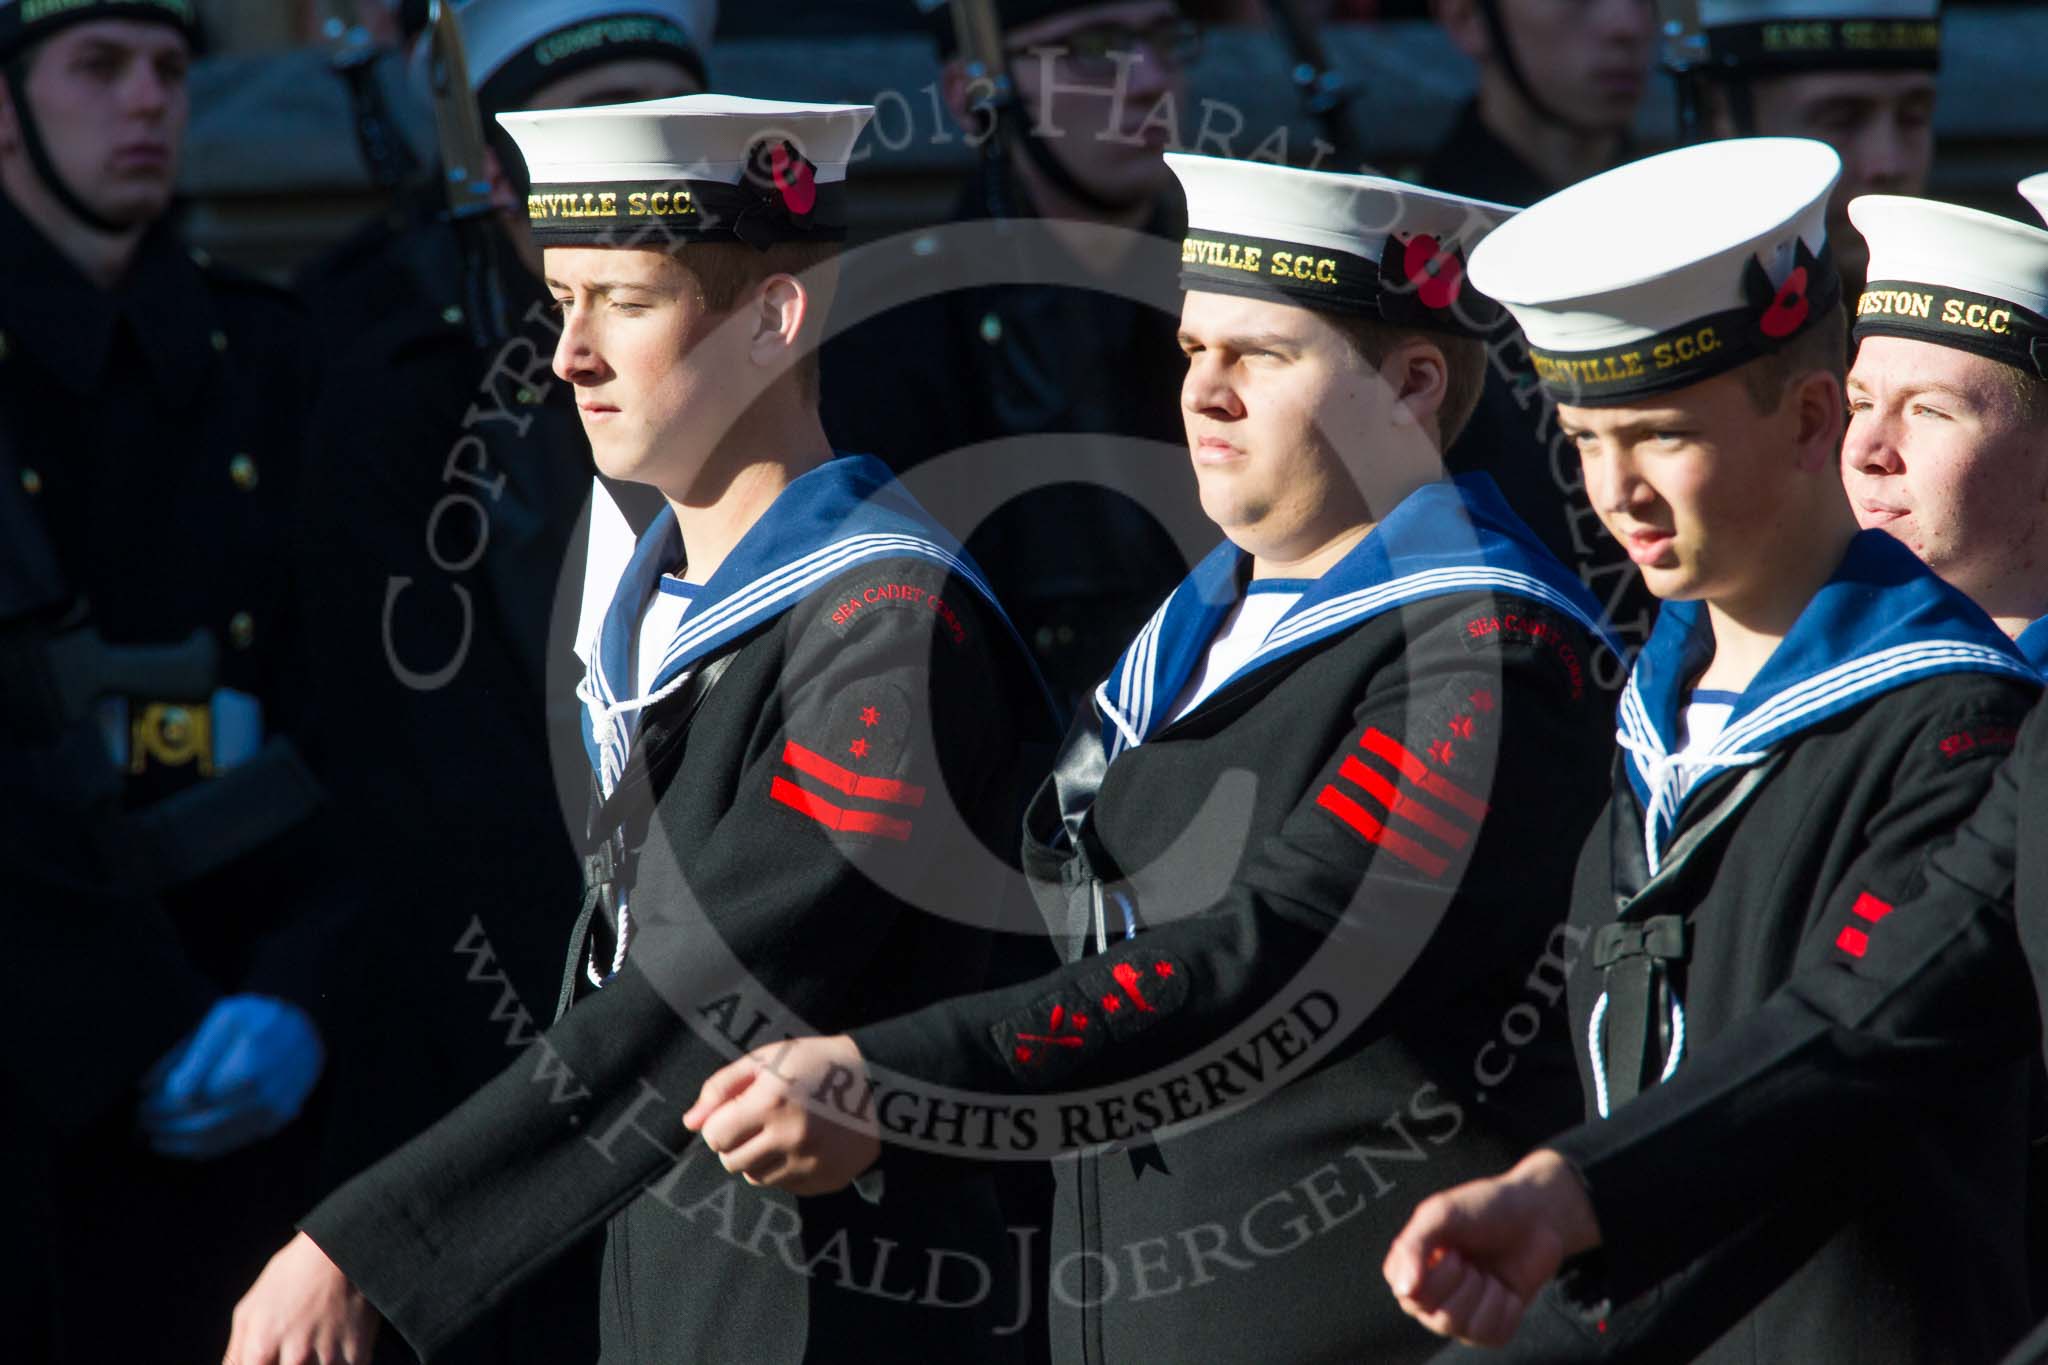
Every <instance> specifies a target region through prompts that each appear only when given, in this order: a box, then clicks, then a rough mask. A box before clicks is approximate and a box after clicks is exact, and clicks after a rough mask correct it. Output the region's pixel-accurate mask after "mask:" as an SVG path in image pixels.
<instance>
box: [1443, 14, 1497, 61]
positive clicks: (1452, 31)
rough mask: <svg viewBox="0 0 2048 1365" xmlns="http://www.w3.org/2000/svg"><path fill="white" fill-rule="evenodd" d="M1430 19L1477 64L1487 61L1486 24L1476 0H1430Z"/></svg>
mask: <svg viewBox="0 0 2048 1365" xmlns="http://www.w3.org/2000/svg"><path fill="white" fill-rule="evenodd" d="M1429 17H1430V18H1432V19H1434V20H1436V22H1437V24H1438V25H1439V26H1440V27H1442V29H1443V31H1444V32H1445V33H1446V34H1448V35H1450V39H1451V42H1452V44H1453V45H1454V46H1455V47H1456V48H1457V49H1458V51H1460V52H1462V53H1464V54H1465V55H1466V56H1467V57H1470V58H1471V59H1472V60H1473V61H1475V62H1483V61H1485V60H1486V53H1487V41H1486V24H1485V21H1484V20H1482V19H1481V18H1480V17H1479V6H1478V4H1477V3H1476V0H1429Z"/></svg>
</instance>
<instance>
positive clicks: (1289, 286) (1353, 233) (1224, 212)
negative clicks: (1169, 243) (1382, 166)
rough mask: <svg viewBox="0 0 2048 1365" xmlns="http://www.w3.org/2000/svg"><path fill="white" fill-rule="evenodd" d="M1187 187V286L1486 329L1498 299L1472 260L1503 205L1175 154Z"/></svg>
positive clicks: (1495, 320)
mask: <svg viewBox="0 0 2048 1365" xmlns="http://www.w3.org/2000/svg"><path fill="white" fill-rule="evenodd" d="M1166 164H1167V166H1168V167H1169V168H1170V169H1171V170H1172V171H1173V173H1174V174H1175V175H1176V176H1178V177H1179V178H1180V183H1181V187H1182V188H1183V189H1184V190H1186V192H1187V203H1188V229H1187V237H1186V239H1185V240H1184V241H1183V242H1182V244H1181V257H1180V259H1181V267H1180V282H1181V287H1182V288H1183V289H1187V290H1200V291H1205V292H1210V293H1222V294H1241V295H1249V296H1251V297H1254V298H1270V299H1273V300H1275V301H1277V302H1282V303H1291V304H1295V305H1297V306H1299V307H1303V308H1311V309H1316V310H1318V311H1322V312H1333V313H1349V314H1355V315H1359V316H1363V317H1368V318H1376V319H1379V320H1380V321H1383V322H1388V323H1393V324H1396V325H1399V326H1402V327H1418V328H1422V329H1425V330H1431V331H1442V332H1451V333H1455V334H1458V335H1465V336H1485V335H1487V334H1488V333H1490V332H1491V331H1493V329H1494V328H1496V327H1497V326H1499V325H1500V323H1501V322H1502V320H1503V319H1502V314H1501V311H1500V308H1499V305H1497V304H1495V303H1494V302H1493V300H1491V299H1489V298H1486V297H1485V296H1484V295H1482V294H1481V293H1480V292H1479V291H1478V290H1477V289H1475V288H1474V287H1472V286H1471V285H1470V284H1469V283H1468V281H1467V280H1466V271H1465V262H1466V258H1467V256H1468V255H1469V254H1470V252H1471V250H1472V248H1473V247H1474V246H1476V245H1477V244H1478V243H1479V241H1480V239H1482V238H1483V237H1485V236H1486V234H1487V233H1489V232H1491V231H1493V230H1494V228H1496V227H1498V226H1499V225H1500V224H1501V223H1502V222H1504V221H1505V220H1507V219H1508V218H1510V217H1512V216H1513V215H1514V213H1515V210H1514V209H1513V208H1511V207H1509V206H1508V205H1505V204H1490V203H1486V202H1485V201H1483V200H1478V199H1466V198H1463V197H1461V196H1459V195H1455V194H1444V193H1442V192H1440V191H1437V190H1430V189H1424V188H1422V187H1420V186H1418V185H1410V184H1407V183H1405V182H1403V181H1399V180H1386V179H1382V178H1380V177H1378V176H1371V175H1345V174H1340V173H1337V172H1333V171H1306V170H1297V169H1295V168H1293V167H1290V166H1275V165H1271V164H1269V163H1266V162H1260V161H1232V160H1229V159H1227V158H1224V157H1214V156H1186V155H1182V154H1180V153H1174V152H1169V153H1168V154H1167V156H1166Z"/></svg>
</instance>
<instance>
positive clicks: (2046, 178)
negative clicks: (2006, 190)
mask: <svg viewBox="0 0 2048 1365" xmlns="http://www.w3.org/2000/svg"><path fill="white" fill-rule="evenodd" d="M2020 198H2022V199H2024V200H2026V201H2027V202H2028V203H2029V204H2032V205H2033V206H2034V212H2036V213H2038V214H2040V215H2041V220H2042V221H2043V222H2048V171H2042V172H2041V173H2040V174H2039V175H2030V176H2028V177H2027V178H2026V179H2025V180H2022V181H2020Z"/></svg>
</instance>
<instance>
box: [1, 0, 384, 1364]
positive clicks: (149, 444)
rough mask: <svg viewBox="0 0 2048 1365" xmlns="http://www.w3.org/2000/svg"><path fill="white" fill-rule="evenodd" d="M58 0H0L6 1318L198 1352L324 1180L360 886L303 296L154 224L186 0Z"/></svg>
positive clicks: (195, 1355)
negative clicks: (315, 610)
mask: <svg viewBox="0 0 2048 1365" xmlns="http://www.w3.org/2000/svg"><path fill="white" fill-rule="evenodd" d="M49 8H50V7H44V11H43V12H40V13H31V12H30V10H29V7H28V6H26V5H22V4H8V5H4V6H0V61H4V63H5V66H4V82H0V84H4V89H0V258H4V259H5V261H6V263H7V287H6V288H5V289H4V290H0V522H4V523H5V528H4V532H0V542H4V548H0V656H4V657H0V698H4V708H0V709H4V712H5V719H4V720H0V905H4V906H5V910H6V913H7V929H8V938H9V944H10V949H9V952H10V958H9V960H10V961H11V962H13V963H14V964H15V966H16V969H17V971H18V973H19V977H20V980H21V982H22V985H23V988H24V989H25V991H26V998H25V999H19V998H18V999H17V1010H18V1013H17V1015H16V1019H17V1024H16V1027H17V1030H18V1032H17V1035H16V1038H15V1039H14V1041H13V1043H12V1044H10V1046H9V1047H8V1048H7V1049H6V1058H7V1060H6V1062H5V1063H4V1065H0V1091H4V1093H5V1096H6V1113H7V1115H8V1117H9V1120H10V1121H9V1123H8V1124H7V1137H6V1149H7V1159H6V1161H5V1171H6V1175H5V1180H4V1185H5V1189H4V1192H0V1202H4V1203H5V1204H6V1205H8V1206H9V1207H8V1208H7V1210H6V1218H5V1227H6V1229H7V1237H8V1240H9V1243H10V1248H11V1250H12V1251H13V1252H15V1253H23V1254H22V1255H21V1256H20V1259H21V1260H22V1261H23V1262H25V1264H22V1265H16V1266H12V1267H10V1269H9V1271H8V1273H6V1274H5V1276H4V1281H5V1284H6V1289H5V1290H4V1291H0V1321H4V1322H5V1323H6V1324H7V1328H6V1330H7V1345H6V1347H5V1348H4V1353H5V1354H6V1355H7V1356H8V1358H9V1359H19V1360H34V1361H88V1360H90V1361H106V1360H123V1361H158V1360H161V1361H167V1362H188V1361H194V1360H210V1359H214V1358H217V1357H218V1355H219V1353H220V1351H221V1348H222V1346H223V1344H224V1343H225V1341H226V1325H227V1324H226V1319H225V1317H224V1314H225V1313H226V1312H227V1311H228V1310H229V1309H231V1308H232V1307H233V1304H234V1301H235V1296H236V1294H237V1293H238V1292H239V1288H240V1286H241V1285H242V1284H243V1283H244V1282H245V1281H246V1279H247V1277H248V1275H249V1274H250V1272H251V1270H252V1269H254V1268H260V1266H261V1264H262V1262H263V1259H264V1257H265V1256H266V1255H267V1250H268V1248H269V1247H270V1246H271V1245H273V1244H274V1243H275V1241H276V1239H277V1237H278V1235H279V1233H280V1232H281V1231H287V1230H289V1229H290V1227H291V1226H292V1221H293V1219H294V1218H295V1217H296V1216H297V1215H298V1214H299V1213H301V1212H302V1211H303V1209H304V1206H305V1201H306V1199H307V1198H308V1197H309V1196H310V1195H311V1194H312V1193H313V1192H314V1187H313V1185H312V1184H311V1182H310V1176H311V1165H312V1157H313V1154H314V1151H315V1149H316V1146H317V1143H316V1140H315V1139H316V1137H317V1129H316V1126H315V1124H314V1114H313V1113H312V1112H308V1111H307V1109H306V1106H307V1105H308V1103H309V1097H311V1096H312V1095H313V1094H314V1091H315V1086H316V1084H317V1082H318V1080H319V1078H320V1075H321V1072H322V1068H323V1063H324V1060H325V1057H326V1054H327V1051H328V1047H327V1044H326V1043H325V1042H323V1032H328V1030H327V1028H326V1021H325V1020H324V1019H321V1018H319V1013H320V1011H321V1009H322V1007H323V1005H324V1004H325V1001H324V1000H323V999H322V995H323V979H322V970H323V968H324V965H325V964H326V962H327V961H328V960H329V958H330V956H331V944H332V942H333V938H334V935H335V933H336V932H337V931H338V927H339V917H340V916H341V915H342V914H343V913H344V910H345V907H346V905H347V901H346V898H345V896H344V895H342V894H339V888H337V887H336V886H334V884H333V883H332V882H331V881H327V880H325V878H324V876H323V873H324V871H325V869H326V868H327V867H329V866H330V865H331V864H330V861H329V859H330V857H331V849H330V846H329V845H327V844H326V843H325V842H324V841H323V837H322V834H323V822H322V820H321V819H320V817H319V816H318V815H317V814H315V812H316V810H317V806H318V801H319V793H318V788H317V784H316V783H315V781H314V779H313V777H312V775H311V774H310V772H309V771H308V769H307V767H306V766H305V764H304V762H303V761H302V760H301V759H300V758H299V756H298V752H297V750H296V749H295V748H294V747H293V745H292V743H291V739H290V737H291V736H292V735H294V734H295V733H298V734H302V733H303V726H304V722H305V710H304V706H303V701H304V679H303V674H302V671H301V669H300V664H301V663H302V661H303V656H302V655H301V654H300V653H299V652H298V644H299V642H300V640H301V639H302V637H303V635H304V633H305V632H306V631H307V630H308V629H309V627H310V628H312V629H317V624H316V623H309V622H308V621H307V620H306V619H305V618H304V616H303V614H302V612H301V611H300V605H299V603H298V601H297V600H296V599H295V597H294V596H293V595H292V590H291V584H290V579H289V575H288V574H287V572H286V560H287V555H286V550H287V535H288V515H287V514H288V509H289V507H290V505H291V499H292V496H293V490H294V487H295V483H296V475H297V469H298V452H299V447H300V441H301V431H302V424H303V422H304V418H305V409H306V396H307V392H308V387H309V374H308V367H307V364H306V352H305V349H304V338H303V318H302V316H301V315H300V313H299V311H298V310H297V309H296V308H295V307H294V306H293V305H292V304H291V302H290V301H289V298H288V296H286V295H285V294H284V293H282V292H281V291H279V290H277V289H275V288H274V287H272V286H270V285H267V284H262V283H259V282H257V281H254V280H251V279H246V278H243V277H240V276H238V275H235V274H233V273H231V272H228V271H225V270H222V269H219V268H216V267H215V266H213V265H212V263H211V262H210V261H209V260H208V259H207V258H206V256H205V255H204V253H201V252H195V251H193V250H191V249H189V248H188V247H187V245H186V244H185V243H184V241H183V240H181V238H180V235H179V233H178V231H177V230H176V228H175V227H174V226H173V225H172V224H171V223H170V222H169V221H168V220H167V217H166V215H167V210H168V209H169V207H170V205H171V201H172V187H173V184H174V181H175V178H176V174H177V169H178V164H179V158H180V155H181V151H182V145H183V139H184V132H185V126H186V115H187V112H188V101H187V94H186V72H187V69H188V67H189V65H190V62H191V59H192V46H193V42H194V37H195V35H194V33H193V31H192V29H191V28H190V27H189V26H188V20H187V18H186V16H185V13H184V11H183V8H182V7H177V6H169V5H161V4H143V3H116V2H115V0H101V2H99V3H84V4H77V5H72V6H68V7H63V8H61V9H58V10H57V12H55V13H54V14H53V13H50V12H48V10H49ZM331 1036H332V1035H331V1033H330V1034H329V1037H330V1038H331ZM10 1259H13V1258H12V1257H11V1258H10ZM115 1288H118V1293H119V1302H118V1306H117V1307H114V1308H110V1299H109V1293H110V1290H113V1289H115Z"/></svg>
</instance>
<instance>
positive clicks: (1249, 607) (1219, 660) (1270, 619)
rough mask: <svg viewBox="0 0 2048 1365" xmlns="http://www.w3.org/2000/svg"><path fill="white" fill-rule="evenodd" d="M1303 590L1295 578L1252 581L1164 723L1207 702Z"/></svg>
mask: <svg viewBox="0 0 2048 1365" xmlns="http://www.w3.org/2000/svg"><path fill="white" fill-rule="evenodd" d="M1307 588H1308V583H1307V581H1306V580H1304V579H1299V578H1265V579H1254V580H1253V581H1252V583H1251V584H1250V585H1249V586H1248V587H1247V588H1246V589H1245V594H1244V596H1243V597H1241V598H1239V599H1238V603H1237V605H1236V606H1234V607H1232V608H1231V609H1230V615H1228V616H1226V617H1225V618H1223V624H1222V625H1221V626H1219V627H1217V630H1216V638H1215V639H1213V640H1211V641H1210V642H1209V652H1208V654H1207V655H1206V656H1204V658H1203V660H1202V668H1201V671H1200V672H1199V673H1197V674H1196V675H1195V676H1194V677H1193V678H1191V679H1190V680H1189V682H1188V685H1187V686H1186V687H1184V688H1182V689H1181V693H1180V695H1179V696H1178V697H1176V698H1174V701H1173V709H1172V710H1171V711H1170V712H1168V713H1167V717H1166V722H1167V724H1169V725H1171V724H1172V723H1173V722H1174V721H1177V720H1179V719H1180V718H1181V717H1182V716H1184V715H1186V714H1187V713H1188V712H1190V711H1192V710H1194V709H1195V708H1196V707H1197V706H1200V705H1201V704H1202V703H1203V702H1205V701H1207V700H1208V699H1209V694H1210V693H1212V692H1214V691H1215V690H1216V689H1217V688H1219V687H1221V686H1223V684H1224V683H1225V682H1227V681H1229V679H1230V675H1231V674H1233V673H1235V672H1237V670H1238V669H1240V668H1242V667H1243V666H1244V664H1245V662H1246V661H1247V660H1249V659H1250V658H1251V657H1252V655H1254V654H1256V653H1258V652H1259V649H1260V648H1261V647H1262V646H1263V645H1264V644H1265V643H1266V637H1267V636H1268V635H1271V634H1272V633H1273V627H1275V626H1277V625H1279V624H1280V618H1281V617H1283V616H1285V615H1286V614H1287V613H1288V611H1289V610H1290V609H1291V608H1292V607H1293V606H1294V604H1295V603H1296V602H1299V601H1300V600H1301V595H1302V593H1303V592H1305V591H1306V590H1307Z"/></svg>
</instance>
